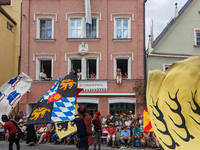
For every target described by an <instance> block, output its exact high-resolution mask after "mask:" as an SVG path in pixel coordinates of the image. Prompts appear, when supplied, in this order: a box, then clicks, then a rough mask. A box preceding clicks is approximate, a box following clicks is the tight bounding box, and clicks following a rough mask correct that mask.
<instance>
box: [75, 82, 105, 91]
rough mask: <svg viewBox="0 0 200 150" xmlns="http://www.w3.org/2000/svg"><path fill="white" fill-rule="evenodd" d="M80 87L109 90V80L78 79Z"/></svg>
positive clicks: (90, 89)
mask: <svg viewBox="0 0 200 150" xmlns="http://www.w3.org/2000/svg"><path fill="white" fill-rule="evenodd" d="M78 87H79V88H83V90H84V91H107V89H108V87H107V81H92V80H91V81H88V80H87V81H82V80H79V81H78Z"/></svg>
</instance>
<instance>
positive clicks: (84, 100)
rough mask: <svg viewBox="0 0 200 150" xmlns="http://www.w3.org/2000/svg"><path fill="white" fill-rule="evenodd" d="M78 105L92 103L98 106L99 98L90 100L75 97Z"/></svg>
mask: <svg viewBox="0 0 200 150" xmlns="http://www.w3.org/2000/svg"><path fill="white" fill-rule="evenodd" d="M77 102H78V103H94V104H99V98H90V97H77Z"/></svg>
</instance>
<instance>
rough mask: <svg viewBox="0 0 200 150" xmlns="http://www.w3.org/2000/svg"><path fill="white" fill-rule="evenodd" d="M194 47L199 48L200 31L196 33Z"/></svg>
mask: <svg viewBox="0 0 200 150" xmlns="http://www.w3.org/2000/svg"><path fill="white" fill-rule="evenodd" d="M196 45H198V46H200V31H199V32H196Z"/></svg>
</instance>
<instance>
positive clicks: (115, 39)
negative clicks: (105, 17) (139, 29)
mask: <svg viewBox="0 0 200 150" xmlns="http://www.w3.org/2000/svg"><path fill="white" fill-rule="evenodd" d="M118 19H128V38H117V37H116V36H117V34H116V28H117V25H116V21H117V20H118ZM113 23H114V41H123V40H125V41H127V40H128V41H130V39H131V40H132V38H131V18H130V17H125V16H120V17H115V18H114V21H113Z"/></svg>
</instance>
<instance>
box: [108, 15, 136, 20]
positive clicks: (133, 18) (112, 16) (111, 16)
mask: <svg viewBox="0 0 200 150" xmlns="http://www.w3.org/2000/svg"><path fill="white" fill-rule="evenodd" d="M113 15H132V21H134V14H133V13H111V18H110V21H112V18H113Z"/></svg>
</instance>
